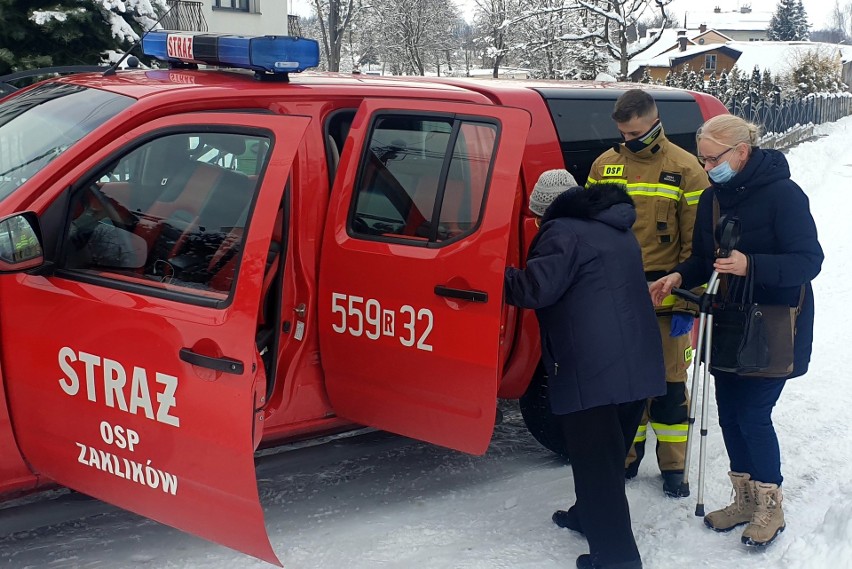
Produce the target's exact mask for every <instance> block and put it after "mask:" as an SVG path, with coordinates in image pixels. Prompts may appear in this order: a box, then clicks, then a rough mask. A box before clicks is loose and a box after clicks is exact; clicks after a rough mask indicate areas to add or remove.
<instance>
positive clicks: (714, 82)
mask: <svg viewBox="0 0 852 569" xmlns="http://www.w3.org/2000/svg"><path fill="white" fill-rule="evenodd" d="M707 92H708V93H710V94H711V95H713V96H714V97H716V98H719V81H718V79H716V70H715V69H714V70H713V71H712V72H710V78H709V79H708V80H707Z"/></svg>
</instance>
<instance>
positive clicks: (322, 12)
mask: <svg viewBox="0 0 852 569" xmlns="http://www.w3.org/2000/svg"><path fill="white" fill-rule="evenodd" d="M313 2H314V9H315V10H316V13H317V20H318V22H319V28H320V36H321V41H322V47H323V52H324V54H325V60H326V62H327V63H328V70H329V71H340V52H341V48H342V47H343V43H344V41H345V39H346V36H347V31H348V30H349V27H350V26H351V25H352V23H353V20H354V18H355V16H356V15H357V14H358V13H359V12H360V11H361V8H362V6H361V3H360V2H356V0H313Z"/></svg>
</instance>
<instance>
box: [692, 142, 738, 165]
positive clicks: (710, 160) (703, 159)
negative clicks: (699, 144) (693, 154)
mask: <svg viewBox="0 0 852 569" xmlns="http://www.w3.org/2000/svg"><path fill="white" fill-rule="evenodd" d="M734 148H736V147H735V146H734V147H731V148H729V149H727V150H726V151H724V152H722V153H721V154H719V155H718V156H701V155H699V156H698V163H699V164H701V165H702V166H704V165H705V164H718V163H719V160H721V159H722V156H724V155H725V154H727V153H728V152H730V151H731V150H733V149H734Z"/></svg>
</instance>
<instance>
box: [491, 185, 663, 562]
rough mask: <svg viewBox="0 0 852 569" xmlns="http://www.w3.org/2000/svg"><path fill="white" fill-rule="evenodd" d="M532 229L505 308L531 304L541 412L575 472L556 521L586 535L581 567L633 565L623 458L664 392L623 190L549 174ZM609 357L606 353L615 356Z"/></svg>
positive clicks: (508, 278) (534, 199) (537, 195)
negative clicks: (552, 423)
mask: <svg viewBox="0 0 852 569" xmlns="http://www.w3.org/2000/svg"><path fill="white" fill-rule="evenodd" d="M530 210H531V211H532V212H533V213H534V214H535V215H536V216H537V217H539V218H540V219H541V228H540V230H539V232H538V234H537V235H536V237H535V239H534V240H533V242H532V244H531V245H530V251H529V255H528V256H527V266H526V268H525V269H516V268H512V267H510V268H507V269H506V275H505V280H504V282H505V294H506V302H508V303H509V304H513V305H515V306H522V307H524V308H533V309H535V312H536V316H537V318H538V322H539V327H540V330H541V344H542V345H541V348H542V361H543V363H544V366H545V368H546V369H547V375H548V393H549V399H550V406H551V409H552V411H553V413H554V414H555V415H557V416H558V417H559V421H560V424H561V427H562V431H563V432H564V433H565V445H566V448H567V451H568V456H569V458H570V459H571V468H572V470H573V472H574V490H575V495H576V504H575V505H574V506H573V507H571V508H570V509H568V510H567V511H563V510H558V511H557V512H556V513H555V514H554V515H553V521H554V522H555V523H556V524H557V525H559V526H560V527H564V528H569V529H572V530H574V531H577V532H580V533H582V534H584V535H585V536H586V539H587V540H588V542H589V553H588V554H584V555H581V556H580V557H579V558H578V559H577V567H578V568H579V569H641V568H642V561H641V559H640V556H639V551H638V549H637V547H636V541H635V539H634V537H633V530H632V528H631V526H630V511H629V507H628V503H627V497H626V496H625V493H624V458H625V456H626V455H627V449H629V448H630V445H631V443H632V442H633V437H634V436H635V434H636V429H637V427H638V426H639V420H640V419H641V417H642V411H643V409H644V407H645V400H646V399H648V398H649V397H655V396H657V395H662V394H663V393H665V392H666V384H665V381H664V379H665V369H664V366H663V348H662V342H661V340H660V334H659V328H658V326H657V317H656V315H655V314H654V307H653V305H652V304H651V297H650V295H649V294H648V284H647V282H646V280H645V271H644V270H643V268H642V253H641V251H640V249H639V243H638V242H637V241H636V237H634V235H633V232H632V231H630V228H631V226H632V225H633V222H634V221H635V220H636V209H635V207H634V205H633V200H632V199H631V198H630V196H628V195H627V191H626V188H625V187H624V186H621V185H614V184H599V185H596V186H594V187H592V188H591V189H588V190H584V189H583V188H580V187H578V186H577V184H576V183H574V179H573V178H572V177H571V174H569V173H568V172H567V171H565V170H548V171H547V172H544V173H543V174H542V175H541V177H540V178H539V180H538V182H537V183H536V185H535V188H534V189H533V192H532V194H531V196H530ZM614 354H615V355H614Z"/></svg>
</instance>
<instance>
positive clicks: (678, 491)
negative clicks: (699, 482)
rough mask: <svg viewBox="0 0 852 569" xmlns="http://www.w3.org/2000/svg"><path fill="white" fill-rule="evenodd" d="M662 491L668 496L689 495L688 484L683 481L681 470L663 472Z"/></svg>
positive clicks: (683, 496) (679, 496)
mask: <svg viewBox="0 0 852 569" xmlns="http://www.w3.org/2000/svg"><path fill="white" fill-rule="evenodd" d="M663 492H664V493H665V495H666V496H668V497H669V498H686V497H687V496H689V485H688V484H685V483H684V482H683V472H679V471H677V470H667V471H666V472H663Z"/></svg>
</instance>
